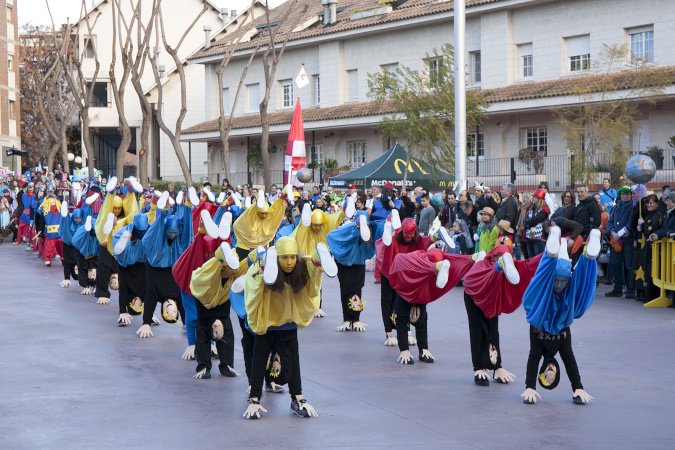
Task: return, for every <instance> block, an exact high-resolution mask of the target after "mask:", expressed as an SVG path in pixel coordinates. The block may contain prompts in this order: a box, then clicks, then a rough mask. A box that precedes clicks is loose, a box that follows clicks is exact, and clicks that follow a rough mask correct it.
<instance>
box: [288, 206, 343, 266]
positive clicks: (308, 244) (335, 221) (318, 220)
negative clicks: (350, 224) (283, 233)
mask: <svg viewBox="0 0 675 450" xmlns="http://www.w3.org/2000/svg"><path fill="white" fill-rule="evenodd" d="M343 220H345V213H344V212H343V211H340V212H338V213H335V214H326V213H325V212H323V211H321V210H319V209H315V210H314V211H313V212H312V225H323V226H322V227H321V230H319V231H314V229H313V228H312V226H311V225H310V226H309V227H306V226H304V225H303V224H302V221H300V223H299V224H298V226H297V227H296V228H295V230H293V233H291V237H292V238H293V239H295V241H296V242H297V243H298V247H299V248H300V254H301V255H303V256H307V255H311V254H312V253H314V251H315V250H316V244H318V243H319V242H323V243H324V244H326V245H328V239H327V238H326V236H327V235H328V233H329V232H331V231H333V230H335V229H336V228H337V227H338V226H339V225H340V224H341V223H342V221H343Z"/></svg>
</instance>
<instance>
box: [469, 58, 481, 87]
mask: <svg viewBox="0 0 675 450" xmlns="http://www.w3.org/2000/svg"><path fill="white" fill-rule="evenodd" d="M470 55H471V81H472V82H473V84H480V81H481V75H480V69H481V68H480V52H471V53H470Z"/></svg>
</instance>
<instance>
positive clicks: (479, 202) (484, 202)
mask: <svg viewBox="0 0 675 450" xmlns="http://www.w3.org/2000/svg"><path fill="white" fill-rule="evenodd" d="M474 193H475V194H476V201H475V202H474V204H475V206H476V207H475V208H474V209H475V210H476V211H480V210H482V209H483V208H486V207H488V206H490V205H488V199H487V195H485V186H483V185H482V184H478V183H476V187H475V188H474Z"/></svg>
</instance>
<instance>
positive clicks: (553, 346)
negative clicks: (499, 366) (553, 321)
mask: <svg viewBox="0 0 675 450" xmlns="http://www.w3.org/2000/svg"><path fill="white" fill-rule="evenodd" d="M556 353H559V354H560V359H562V361H563V363H564V364H565V371H566V372H567V378H569V379H570V383H571V384H572V391H576V390H577V389H583V388H584V386H583V385H582V384H581V376H580V375H579V367H578V366H577V360H576V358H575V357H574V352H573V351H572V333H571V331H570V327H567V328H565V329H563V330H562V331H561V332H560V333H558V334H556V335H555V336H553V335H551V334H549V333H547V332H545V331H540V332H535V330H534V327H533V326H532V325H530V355H529V356H528V358H527V372H526V375H525V387H528V388H530V389H535V390H536V389H537V375H538V374H539V360H540V359H541V358H542V357H553V356H555V355H556ZM558 376H559V375H558Z"/></svg>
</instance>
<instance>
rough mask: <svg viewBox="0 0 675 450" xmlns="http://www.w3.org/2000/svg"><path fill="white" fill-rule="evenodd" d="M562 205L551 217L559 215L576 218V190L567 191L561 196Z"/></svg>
mask: <svg viewBox="0 0 675 450" xmlns="http://www.w3.org/2000/svg"><path fill="white" fill-rule="evenodd" d="M560 200H561V204H562V206H561V207H559V208H558V209H556V210H555V212H554V213H553V215H552V216H551V219H555V218H557V217H564V218H565V219H567V220H572V219H574V210H575V209H576V204H575V203H576V198H575V197H574V192H572V191H565V192H563V193H562V195H561V196H560Z"/></svg>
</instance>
